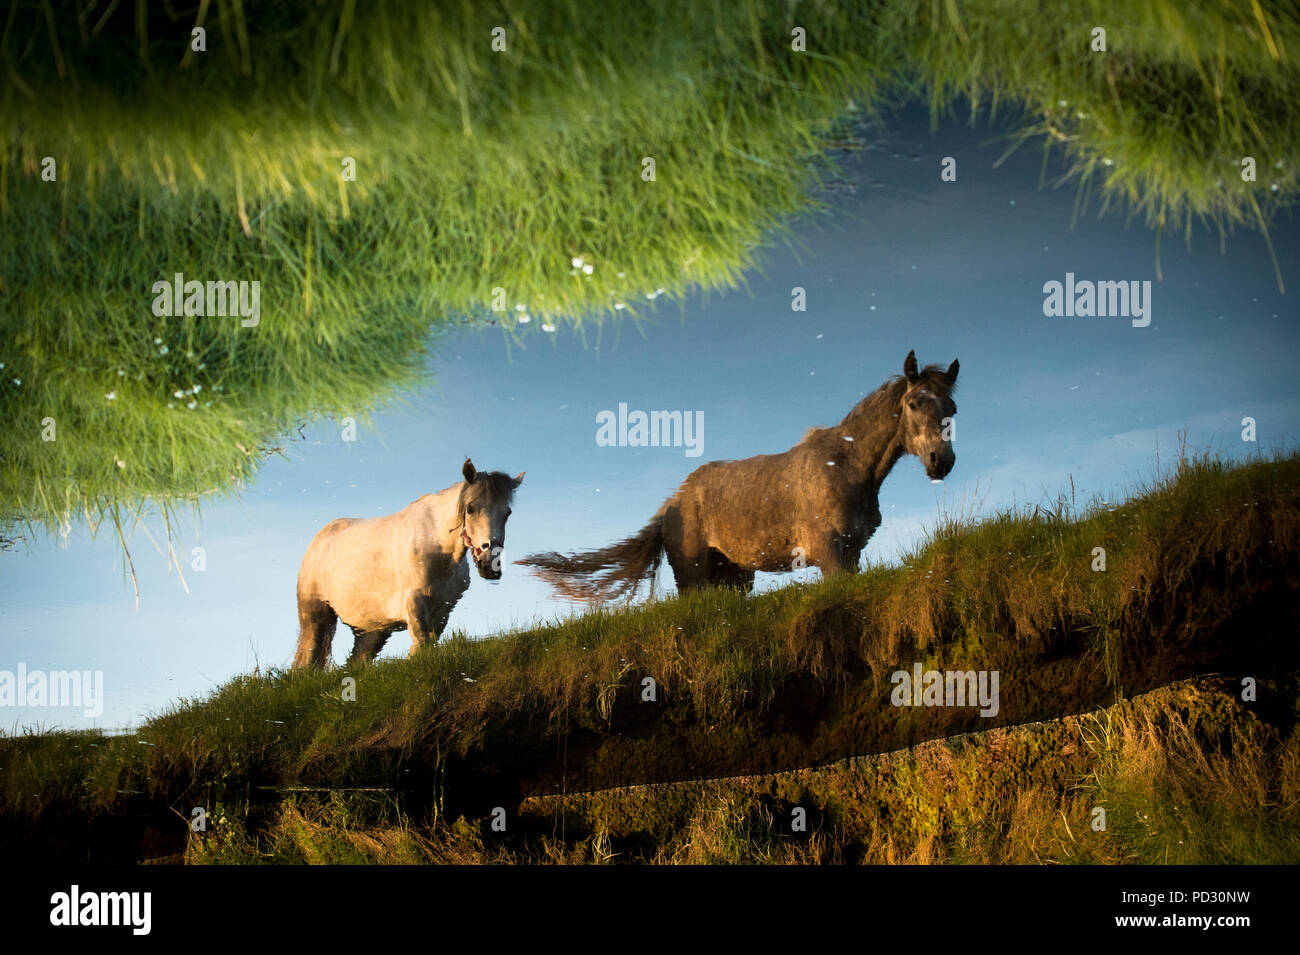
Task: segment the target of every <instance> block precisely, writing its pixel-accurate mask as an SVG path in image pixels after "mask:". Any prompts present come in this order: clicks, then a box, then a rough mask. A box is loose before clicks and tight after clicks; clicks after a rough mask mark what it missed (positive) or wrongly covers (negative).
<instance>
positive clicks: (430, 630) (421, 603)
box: [406, 594, 451, 656]
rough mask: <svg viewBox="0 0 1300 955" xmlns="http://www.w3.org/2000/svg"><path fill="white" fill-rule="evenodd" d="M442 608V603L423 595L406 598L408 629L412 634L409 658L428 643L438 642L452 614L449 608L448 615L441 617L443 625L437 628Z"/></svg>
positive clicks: (444, 614)
mask: <svg viewBox="0 0 1300 955" xmlns="http://www.w3.org/2000/svg"><path fill="white" fill-rule="evenodd" d="M440 606H441V604H440V602H438V601H435V600H434V598H432V597H425V596H423V595H421V594H412V595H411V596H409V597H407V598H406V629H407V630H409V631H410V632H411V652H410V654H409V656H414V655H415V653H416V651H418V650H419V649H420V648H421V647H422V646H424V645H425V644H426V643H437V642H438V635H439V634H440V633H441V632H442V630H441V628H442V627H445V626H446V625H447V617H448V615H450V613H451V608H450V607H448V608H447V611H446V613H443V614H442V615H441V625H440V626H438V627H436V628H435V626H434V625H435V624H436V623H438V616H439V614H438V611H439V608H440Z"/></svg>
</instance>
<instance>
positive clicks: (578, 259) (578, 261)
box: [570, 255, 582, 269]
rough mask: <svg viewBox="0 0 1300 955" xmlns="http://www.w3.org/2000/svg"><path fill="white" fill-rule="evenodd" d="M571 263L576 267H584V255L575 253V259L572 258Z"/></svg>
mask: <svg viewBox="0 0 1300 955" xmlns="http://www.w3.org/2000/svg"><path fill="white" fill-rule="evenodd" d="M570 264H571V265H572V266H573V267H574V268H575V269H580V268H582V256H580V255H575V256H574V257H573V259H572V260H571V262H570Z"/></svg>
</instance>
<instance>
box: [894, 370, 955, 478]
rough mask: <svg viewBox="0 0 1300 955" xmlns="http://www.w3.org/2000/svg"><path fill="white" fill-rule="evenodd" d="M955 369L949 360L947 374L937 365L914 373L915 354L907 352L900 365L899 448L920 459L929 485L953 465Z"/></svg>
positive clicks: (942, 476)
mask: <svg viewBox="0 0 1300 955" xmlns="http://www.w3.org/2000/svg"><path fill="white" fill-rule="evenodd" d="M957 367H958V366H957V360H956V359H953V363H952V364H951V365H949V366H948V369H947V371H945V370H944V369H943V368H942V367H941V366H939V365H927V366H926V367H925V369H923V370H917V367H916V352H908V353H907V360H906V361H904V362H903V377H904V378H905V379H906V385H905V387H904V389H903V397H902V422H901V428H902V436H903V448H904V449H905V450H906V451H907V453H908V454H915V455H916V456H917V457H918V458H920V459H921V463H922V464H923V465H925V473H926V475H927V476H928V477H929V478H930V480H931V481H942V480H943V479H944V478H945V477H947V476H948V472H949V471H951V470H952V467H953V465H954V464H956V463H957V455H956V454H955V453H954V452H953V450H952V439H953V437H954V431H953V426H952V425H953V422H952V417H953V415H955V414H956V413H957V404H956V402H954V401H953V400H952V391H953V388H954V387H955V386H956V384H957Z"/></svg>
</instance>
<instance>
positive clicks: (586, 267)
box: [582, 265, 596, 275]
mask: <svg viewBox="0 0 1300 955" xmlns="http://www.w3.org/2000/svg"><path fill="white" fill-rule="evenodd" d="M582 271H583V272H584V273H585V274H587V275H590V274H591V273H592V272H594V271H596V267H595V266H594V265H584V266H583V267H582Z"/></svg>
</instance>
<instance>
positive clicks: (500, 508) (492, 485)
mask: <svg viewBox="0 0 1300 955" xmlns="http://www.w3.org/2000/svg"><path fill="white" fill-rule="evenodd" d="M461 473H462V474H464V475H465V483H464V484H462V485H461V488H460V500H459V502H458V503H457V514H458V516H459V518H460V535H461V542H462V543H463V544H464V545H465V547H466V549H467V550H468V551H469V554H470V559H471V560H473V561H474V565H475V566H476V567H477V568H478V573H479V576H480V577H482V578H483V579H484V580H500V579H501V552H502V551H503V550H504V549H505V546H506V521H507V520H508V519H509V517H510V501H511V499H512V498H513V497H514V496H515V488H517V487H519V485H520V484H522V483H523V480H524V472H523V471H520V472H519V475H518V477H511V476H510V475H508V474H506V473H504V472H502V471H478V470H476V469H475V468H474V464H473V462H472V461H470V459H469V458H466V459H465V466H464V467H463V468H462V469H461Z"/></svg>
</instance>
